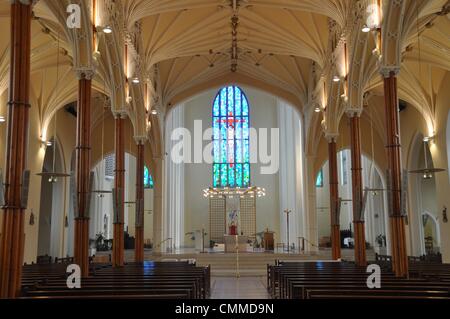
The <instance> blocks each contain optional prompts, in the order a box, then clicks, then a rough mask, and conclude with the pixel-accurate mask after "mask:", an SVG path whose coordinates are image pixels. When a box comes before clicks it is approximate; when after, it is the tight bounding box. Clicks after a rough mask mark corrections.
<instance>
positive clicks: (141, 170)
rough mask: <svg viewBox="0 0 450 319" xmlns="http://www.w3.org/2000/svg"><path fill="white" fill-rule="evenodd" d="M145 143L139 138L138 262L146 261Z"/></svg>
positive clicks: (136, 233)
mask: <svg viewBox="0 0 450 319" xmlns="http://www.w3.org/2000/svg"><path fill="white" fill-rule="evenodd" d="M144 143H145V139H139V140H138V144H137V164H136V230H135V236H136V240H135V246H134V259H135V262H137V263H142V262H144Z"/></svg>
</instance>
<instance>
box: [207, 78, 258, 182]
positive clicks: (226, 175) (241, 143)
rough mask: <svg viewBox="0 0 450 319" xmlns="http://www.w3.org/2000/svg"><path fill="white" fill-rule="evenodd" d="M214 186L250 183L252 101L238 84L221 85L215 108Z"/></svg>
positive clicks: (213, 114) (213, 113)
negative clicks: (250, 113)
mask: <svg viewBox="0 0 450 319" xmlns="http://www.w3.org/2000/svg"><path fill="white" fill-rule="evenodd" d="M212 122H213V123H212V127H213V158H214V163H213V186H214V187H248V186H250V132H249V131H250V118H249V103H248V100H247V97H246V96H245V94H244V92H243V91H242V90H241V89H240V88H239V87H237V86H228V87H224V88H222V89H221V90H220V91H219V93H218V94H217V96H216V98H215V100H214V103H213V111H212Z"/></svg>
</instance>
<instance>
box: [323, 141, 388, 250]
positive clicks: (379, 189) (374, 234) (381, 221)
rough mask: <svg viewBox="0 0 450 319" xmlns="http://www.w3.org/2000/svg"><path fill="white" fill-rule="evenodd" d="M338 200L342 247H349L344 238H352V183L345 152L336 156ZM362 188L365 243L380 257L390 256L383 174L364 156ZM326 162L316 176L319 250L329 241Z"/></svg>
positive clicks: (328, 191)
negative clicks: (364, 190) (364, 204)
mask: <svg viewBox="0 0 450 319" xmlns="http://www.w3.org/2000/svg"><path fill="white" fill-rule="evenodd" d="M337 164H338V181H339V188H338V191H339V197H340V198H341V199H342V203H341V209H340V229H341V248H343V249H346V248H352V247H351V245H348V244H347V243H348V241H347V240H345V239H346V238H352V237H353V208H352V183H351V153H350V150H349V149H344V150H341V151H339V152H338V154H337ZM362 169H363V189H365V188H368V189H370V190H371V191H368V193H367V202H366V206H365V212H364V219H365V233H366V242H367V243H368V244H369V245H370V247H371V248H372V249H373V250H374V251H375V252H376V253H379V254H389V252H390V246H389V242H390V240H389V232H388V229H389V228H388V218H387V192H385V191H384V190H385V189H386V182H385V179H384V175H383V174H382V172H381V170H380V169H379V168H378V166H377V165H376V163H375V162H373V161H372V160H371V159H370V158H369V157H367V156H366V155H364V154H363V155H362ZM329 183H330V182H329V169H328V161H326V162H325V164H324V165H323V166H322V168H321V169H320V170H319V172H318V174H317V176H316V211H317V225H318V236H319V246H320V247H321V248H322V249H326V248H329V247H331V239H330V232H331V226H330V222H331V220H330V188H329Z"/></svg>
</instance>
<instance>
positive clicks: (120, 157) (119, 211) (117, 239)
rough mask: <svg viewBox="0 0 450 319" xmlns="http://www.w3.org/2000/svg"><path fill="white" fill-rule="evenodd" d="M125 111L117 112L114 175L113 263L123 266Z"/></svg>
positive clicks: (116, 265)
mask: <svg viewBox="0 0 450 319" xmlns="http://www.w3.org/2000/svg"><path fill="white" fill-rule="evenodd" d="M124 122H125V113H116V114H115V130H116V133H115V154H116V169H115V177H114V192H115V194H114V198H115V203H114V204H115V207H116V210H115V214H116V215H115V216H114V242H113V256H112V263H113V266H114V267H120V266H123V262H124V206H123V205H124V199H125V197H124V194H125V192H124V191H125V189H124V188H125V143H124Z"/></svg>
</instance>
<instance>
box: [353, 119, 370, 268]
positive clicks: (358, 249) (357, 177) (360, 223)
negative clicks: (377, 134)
mask: <svg viewBox="0 0 450 319" xmlns="http://www.w3.org/2000/svg"><path fill="white" fill-rule="evenodd" d="M350 139H351V147H350V148H351V157H352V207H353V228H354V230H353V231H354V240H355V263H356V264H357V265H358V266H366V265H367V260H366V234H365V229H364V218H363V215H362V212H361V207H362V198H363V190H362V161H361V131H360V116H359V114H355V113H354V112H353V113H352V114H350Z"/></svg>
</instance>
